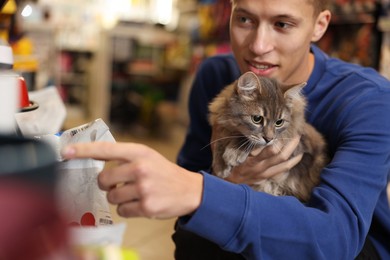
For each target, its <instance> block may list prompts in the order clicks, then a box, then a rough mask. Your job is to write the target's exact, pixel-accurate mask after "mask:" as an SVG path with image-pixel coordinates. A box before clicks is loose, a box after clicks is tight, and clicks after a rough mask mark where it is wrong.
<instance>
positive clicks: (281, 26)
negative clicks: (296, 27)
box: [275, 22, 291, 29]
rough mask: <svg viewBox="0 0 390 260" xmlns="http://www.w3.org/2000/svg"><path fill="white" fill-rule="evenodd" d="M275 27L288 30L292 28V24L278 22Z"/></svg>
mask: <svg viewBox="0 0 390 260" xmlns="http://www.w3.org/2000/svg"><path fill="white" fill-rule="evenodd" d="M275 26H276V27H278V28H280V29H288V28H290V27H291V25H290V24H288V23H284V22H276V23H275Z"/></svg>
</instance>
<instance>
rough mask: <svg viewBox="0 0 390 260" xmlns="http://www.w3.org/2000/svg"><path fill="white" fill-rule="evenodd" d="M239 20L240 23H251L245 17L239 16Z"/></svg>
mask: <svg viewBox="0 0 390 260" xmlns="http://www.w3.org/2000/svg"><path fill="white" fill-rule="evenodd" d="M237 19H238V21H239V22H240V23H250V22H251V20H250V19H249V18H247V17H245V16H238V17H237Z"/></svg>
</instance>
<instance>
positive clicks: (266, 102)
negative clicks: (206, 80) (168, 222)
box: [209, 72, 326, 201]
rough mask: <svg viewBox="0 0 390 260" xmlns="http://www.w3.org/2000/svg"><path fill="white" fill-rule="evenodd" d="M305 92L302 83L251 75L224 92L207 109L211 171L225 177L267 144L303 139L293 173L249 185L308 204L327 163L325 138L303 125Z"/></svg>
mask: <svg viewBox="0 0 390 260" xmlns="http://www.w3.org/2000/svg"><path fill="white" fill-rule="evenodd" d="M301 88H302V84H301V85H299V86H282V85H280V84H278V82H276V81H274V80H270V79H267V78H260V77H257V76H256V75H255V74H253V73H251V72H247V73H245V74H243V75H242V76H241V77H240V78H239V79H238V80H237V81H236V82H234V83H233V84H231V85H229V86H227V87H226V88H225V89H224V90H222V92H221V93H220V94H219V95H218V96H217V97H216V98H215V99H214V100H213V101H212V102H211V103H210V105H209V111H210V114H209V121H210V124H211V126H212V133H213V136H212V142H211V145H212V151H213V162H212V169H213V173H214V174H215V175H216V176H219V177H221V178H227V177H228V176H229V175H230V172H231V170H232V168H233V167H234V166H237V165H239V164H241V163H243V162H244V161H245V160H246V158H247V157H248V155H249V154H251V153H253V152H254V151H255V150H259V149H260V150H261V149H262V148H264V147H265V146H267V145H278V147H283V146H284V145H285V144H287V143H288V142H289V140H291V138H293V137H295V136H297V135H301V141H300V144H299V145H298V147H297V149H296V151H295V152H294V154H293V155H295V154H300V153H303V158H302V160H301V162H300V163H298V165H297V166H295V167H294V168H293V169H291V170H290V171H289V172H286V173H281V174H279V175H277V176H274V177H273V178H272V179H267V180H264V181H260V182H258V183H253V184H252V185H251V186H252V187H253V188H254V189H255V190H258V191H264V192H267V193H270V194H274V195H293V196H296V197H298V198H299V199H300V200H302V201H306V200H308V198H309V197H310V193H311V190H312V188H313V187H314V186H315V185H317V184H318V183H319V175H320V171H321V169H322V168H323V167H324V166H325V163H326V156H325V146H326V145H325V142H324V139H323V138H322V136H321V135H320V134H319V133H318V132H317V131H316V130H315V129H314V128H313V127H312V126H311V125H309V124H307V123H306V121H305V118H304V111H305V106H306V100H305V98H304V97H303V96H302V95H301V94H300V90H301ZM282 89H287V90H286V91H282Z"/></svg>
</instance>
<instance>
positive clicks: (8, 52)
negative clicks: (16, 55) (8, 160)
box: [0, 42, 20, 134]
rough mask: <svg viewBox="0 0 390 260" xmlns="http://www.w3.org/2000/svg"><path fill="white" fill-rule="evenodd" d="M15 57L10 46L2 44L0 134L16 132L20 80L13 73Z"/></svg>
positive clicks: (0, 45) (0, 64) (0, 53)
mask: <svg viewBox="0 0 390 260" xmlns="http://www.w3.org/2000/svg"><path fill="white" fill-rule="evenodd" d="M12 66H13V56H12V49H11V47H10V46H8V45H5V44H4V43H3V42H0V134H10V133H15V131H16V121H15V113H16V112H17V111H18V107H19V91H20V90H19V85H18V84H19V79H18V77H19V76H18V74H17V73H15V72H13V71H12Z"/></svg>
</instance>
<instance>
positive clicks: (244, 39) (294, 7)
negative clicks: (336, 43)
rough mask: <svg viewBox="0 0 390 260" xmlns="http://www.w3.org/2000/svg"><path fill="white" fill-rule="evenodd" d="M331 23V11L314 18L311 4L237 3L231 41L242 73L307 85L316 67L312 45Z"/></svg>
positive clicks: (289, 0)
mask: <svg viewBox="0 0 390 260" xmlns="http://www.w3.org/2000/svg"><path fill="white" fill-rule="evenodd" d="M329 19H330V13H329V12H328V11H324V12H321V13H320V14H319V15H318V16H316V17H315V16H314V8H313V6H312V5H311V4H309V2H308V0H234V1H233V3H232V14H231V18H230V38H231V45H232V49H233V52H234V55H235V57H236V60H237V62H238V64H239V67H240V70H241V72H242V73H244V72H247V71H252V72H254V73H256V74H257V75H259V76H265V77H272V78H275V79H277V80H279V81H281V82H283V83H285V84H296V83H300V82H304V81H307V80H308V78H309V76H310V73H311V71H312V68H313V64H314V59H313V56H312V55H311V54H310V43H311V42H314V41H317V40H319V39H320V38H321V36H322V35H323V33H324V32H325V30H326V28H327V25H328V23H329Z"/></svg>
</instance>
